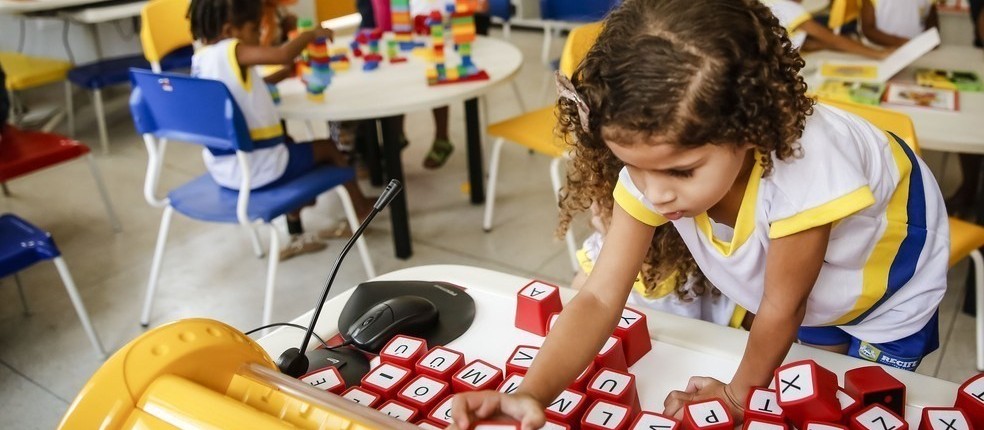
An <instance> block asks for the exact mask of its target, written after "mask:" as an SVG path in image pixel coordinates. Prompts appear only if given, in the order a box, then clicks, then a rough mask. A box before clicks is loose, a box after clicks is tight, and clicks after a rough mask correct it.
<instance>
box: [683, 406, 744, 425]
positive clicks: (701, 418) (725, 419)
mask: <svg viewBox="0 0 984 430" xmlns="http://www.w3.org/2000/svg"><path fill="white" fill-rule="evenodd" d="M734 426H735V425H734V420H733V419H732V418H731V412H729V411H728V408H727V407H725V406H724V402H722V401H721V399H712V400H707V401H703V402H696V403H691V404H688V405H687V406H684V408H683V428H684V429H686V430H731V429H732V428H733V427H734Z"/></svg>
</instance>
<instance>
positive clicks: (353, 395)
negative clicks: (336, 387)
mask: <svg viewBox="0 0 984 430" xmlns="http://www.w3.org/2000/svg"><path fill="white" fill-rule="evenodd" d="M342 397H343V398H346V399H349V400H351V401H353V402H355V403H358V404H360V405H362V406H365V407H367V408H375V407H376V405H378V404H379V401H380V400H382V398H381V397H379V394H376V393H373V392H372V391H369V390H366V389H364V388H362V387H352V388H349V389H348V390H345V392H344V393H342Z"/></svg>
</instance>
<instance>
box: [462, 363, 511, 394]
mask: <svg viewBox="0 0 984 430" xmlns="http://www.w3.org/2000/svg"><path fill="white" fill-rule="evenodd" d="M501 383H502V370H499V368H498V367H495V366H493V365H491V364H489V363H486V362H484V361H482V360H475V361H472V362H471V363H468V365H467V366H465V367H464V368H462V369H461V370H459V371H458V373H456V374H455V375H454V377H453V378H451V388H452V389H454V392H455V393H460V392H462V391H482V390H493V389H495V387H498V386H499V384H501Z"/></svg>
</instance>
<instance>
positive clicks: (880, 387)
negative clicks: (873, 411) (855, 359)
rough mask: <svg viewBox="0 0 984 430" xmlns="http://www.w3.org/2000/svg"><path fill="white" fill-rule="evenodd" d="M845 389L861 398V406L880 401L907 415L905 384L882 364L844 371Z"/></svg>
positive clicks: (894, 410) (896, 412)
mask: <svg viewBox="0 0 984 430" xmlns="http://www.w3.org/2000/svg"><path fill="white" fill-rule="evenodd" d="M844 390H845V391H847V392H848V393H851V395H853V396H854V397H855V398H858V399H860V400H861V407H868V406H871V405H872V404H875V403H878V404H880V405H883V406H885V407H887V408H888V409H890V410H891V411H892V412H895V414H896V415H905V385H904V384H902V382H901V381H899V380H898V379H895V378H894V377H893V376H892V375H889V374H888V372H886V371H885V369H883V368H882V367H881V366H865V367H859V368H857V369H851V370H848V371H847V372H844Z"/></svg>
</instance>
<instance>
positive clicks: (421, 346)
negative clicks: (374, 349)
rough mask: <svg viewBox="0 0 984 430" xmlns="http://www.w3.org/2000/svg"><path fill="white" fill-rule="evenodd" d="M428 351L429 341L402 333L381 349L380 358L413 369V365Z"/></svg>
mask: <svg viewBox="0 0 984 430" xmlns="http://www.w3.org/2000/svg"><path fill="white" fill-rule="evenodd" d="M426 353H427V341H426V340H423V339H420V338H416V337H412V336H404V335H402V334H400V335H396V336H394V337H393V338H392V339H390V341H389V342H387V343H386V346H384V347H383V349H382V350H380V351H379V359H380V360H382V362H383V363H392V364H395V365H397V366H400V367H406V368H407V369H413V365H414V364H416V363H417V360H420V357H423V356H424V354H426Z"/></svg>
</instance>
